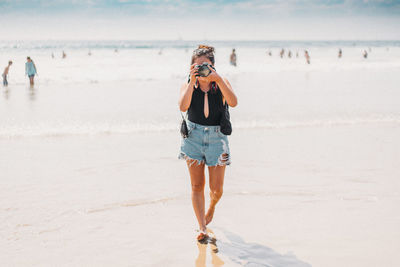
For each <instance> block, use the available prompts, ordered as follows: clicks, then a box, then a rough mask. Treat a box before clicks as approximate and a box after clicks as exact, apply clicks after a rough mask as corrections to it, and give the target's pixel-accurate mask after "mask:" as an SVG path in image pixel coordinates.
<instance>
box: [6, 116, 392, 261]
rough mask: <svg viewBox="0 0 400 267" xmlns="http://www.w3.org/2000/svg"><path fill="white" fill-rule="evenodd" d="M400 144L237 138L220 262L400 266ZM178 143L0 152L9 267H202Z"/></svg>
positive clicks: (274, 133) (220, 218)
mask: <svg viewBox="0 0 400 267" xmlns="http://www.w3.org/2000/svg"><path fill="white" fill-rule="evenodd" d="M377 126H379V127H377ZM399 134H400V126H399V125H393V124H390V123H389V124H381V125H373V124H372V125H366V126H365V125H364V126H359V125H352V126H337V127H334V128H332V127H319V128H315V127H311V128H293V129H289V130H288V129H285V130H282V129H274V130H271V129H262V130H247V131H246V130H239V131H236V132H235V134H234V135H233V136H232V138H231V149H232V153H233V165H232V166H230V167H229V168H228V170H227V177H226V184H225V194H224V196H223V198H222V201H221V202H220V204H219V206H218V209H217V211H216V215H215V220H214V221H213V223H212V224H211V225H210V228H211V229H213V230H214V232H215V234H216V235H217V238H218V239H219V241H218V242H217V245H218V246H219V249H220V252H219V253H218V254H217V255H219V257H220V259H221V260H222V261H224V262H225V264H226V266H236V265H235V264H237V265H239V263H241V264H242V265H245V263H246V262H248V263H249V265H246V266H310V265H312V266H327V267H330V266H397V265H399V264H400V259H399V258H398V256H397V251H398V249H399V246H400V242H399V240H400V231H399V229H398V225H399V224H400V215H399V213H398V212H397V209H398V205H399V203H400V202H399V201H400V193H399V187H400V182H399V180H398V177H399V174H400V173H399V167H398V166H399V164H400V160H399V159H400V155H399V151H400V149H399V148H400V144H399V142H398V136H399ZM327 140H329V142H327ZM178 141H179V139H178V137H177V134H176V133H175V132H167V133H164V134H156V133H154V134H148V135H141V134H133V135H113V136H108V135H100V136H96V137H95V138H93V137H87V136H74V137H68V138H57V137H48V138H40V139H39V138H30V139H27V138H25V139H13V140H1V141H0V147H1V148H2V149H1V152H0V158H1V165H0V168H1V170H2V175H1V176H2V179H1V184H0V185H1V187H0V188H1V192H0V194H1V196H2V198H1V208H2V209H1V212H0V216H1V217H0V220H1V221H2V227H1V229H0V235H1V239H0V250H1V251H2V256H1V262H2V265H5V266H26V265H36V266H39V265H40V266H54V265H57V266H71V265H79V266H110V265H113V266H160V265H162V266H193V264H194V262H195V260H196V258H197V256H198V252H197V251H198V249H197V245H196V242H195V240H194V237H195V232H194V229H195V226H196V225H195V220H194V215H193V212H192V208H191V202H190V194H189V192H190V185H189V180H188V177H187V171H186V169H185V168H186V167H185V165H184V162H182V161H179V160H177V159H176V157H175V156H176V154H177V153H176V152H177V143H178ZM149 148H151V149H149ZM207 254H208V258H207V261H208V262H210V261H211V257H210V250H207ZM228 263H230V264H228ZM250 263H253V265H251V264H250ZM257 264H258V265H257ZM268 264H269V265H268ZM200 266H201V265H200ZM207 266H211V265H207Z"/></svg>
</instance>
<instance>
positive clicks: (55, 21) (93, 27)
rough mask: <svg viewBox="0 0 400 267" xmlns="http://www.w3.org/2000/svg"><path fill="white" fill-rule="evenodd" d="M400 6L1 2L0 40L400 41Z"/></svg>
mask: <svg viewBox="0 0 400 267" xmlns="http://www.w3.org/2000/svg"><path fill="white" fill-rule="evenodd" d="M399 26H400V0H321V1H317V0H231V1H228V0H214V1H211V0H202V1H201V0H52V1H49V0H0V28H1V31H2V34H1V36H0V40H31V39H36V40H47V39H64V40H65V39H79V40H82V39H84V40H92V39H93V40H94V39H105V40H108V39H110V40H121V39H123V40H176V39H183V40H204V39H209V40H400V30H399V28H400V27H399Z"/></svg>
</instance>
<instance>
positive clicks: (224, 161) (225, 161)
mask: <svg viewBox="0 0 400 267" xmlns="http://www.w3.org/2000/svg"><path fill="white" fill-rule="evenodd" d="M224 154H225V156H224ZM227 165H231V156H230V155H229V153H222V154H221V155H220V156H219V157H218V162H217V164H215V165H207V166H208V167H217V166H227Z"/></svg>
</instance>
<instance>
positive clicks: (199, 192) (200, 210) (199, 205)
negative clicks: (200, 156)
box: [186, 159, 206, 231]
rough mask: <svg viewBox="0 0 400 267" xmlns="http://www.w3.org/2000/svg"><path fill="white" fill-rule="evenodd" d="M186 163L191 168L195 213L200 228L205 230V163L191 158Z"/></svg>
mask: <svg viewBox="0 0 400 267" xmlns="http://www.w3.org/2000/svg"><path fill="white" fill-rule="evenodd" d="M186 163H187V165H188V168H189V173H190V181H191V184H192V204H193V209H194V213H195V214H196V217H197V221H198V223H199V228H200V230H201V231H205V230H206V220H205V217H204V210H205V208H204V206H205V204H204V185H205V182H206V181H205V176H204V163H201V164H197V162H196V161H195V160H191V159H190V160H187V161H186Z"/></svg>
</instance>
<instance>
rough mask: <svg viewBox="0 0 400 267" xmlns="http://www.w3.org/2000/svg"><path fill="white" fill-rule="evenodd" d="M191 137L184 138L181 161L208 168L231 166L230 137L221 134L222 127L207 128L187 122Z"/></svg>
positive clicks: (180, 155)
mask: <svg viewBox="0 0 400 267" xmlns="http://www.w3.org/2000/svg"><path fill="white" fill-rule="evenodd" d="M186 123H187V126H188V130H189V136H188V137H187V138H182V143H181V151H180V154H179V158H180V159H185V160H189V159H191V160H194V161H193V162H192V163H194V162H197V164H198V165H199V164H202V163H205V164H206V165H207V166H222V165H229V164H230V163H231V160H230V152H229V142H228V137H227V136H226V135H224V134H223V133H221V131H220V126H206V125H201V124H197V123H194V122H191V121H189V120H186Z"/></svg>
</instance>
